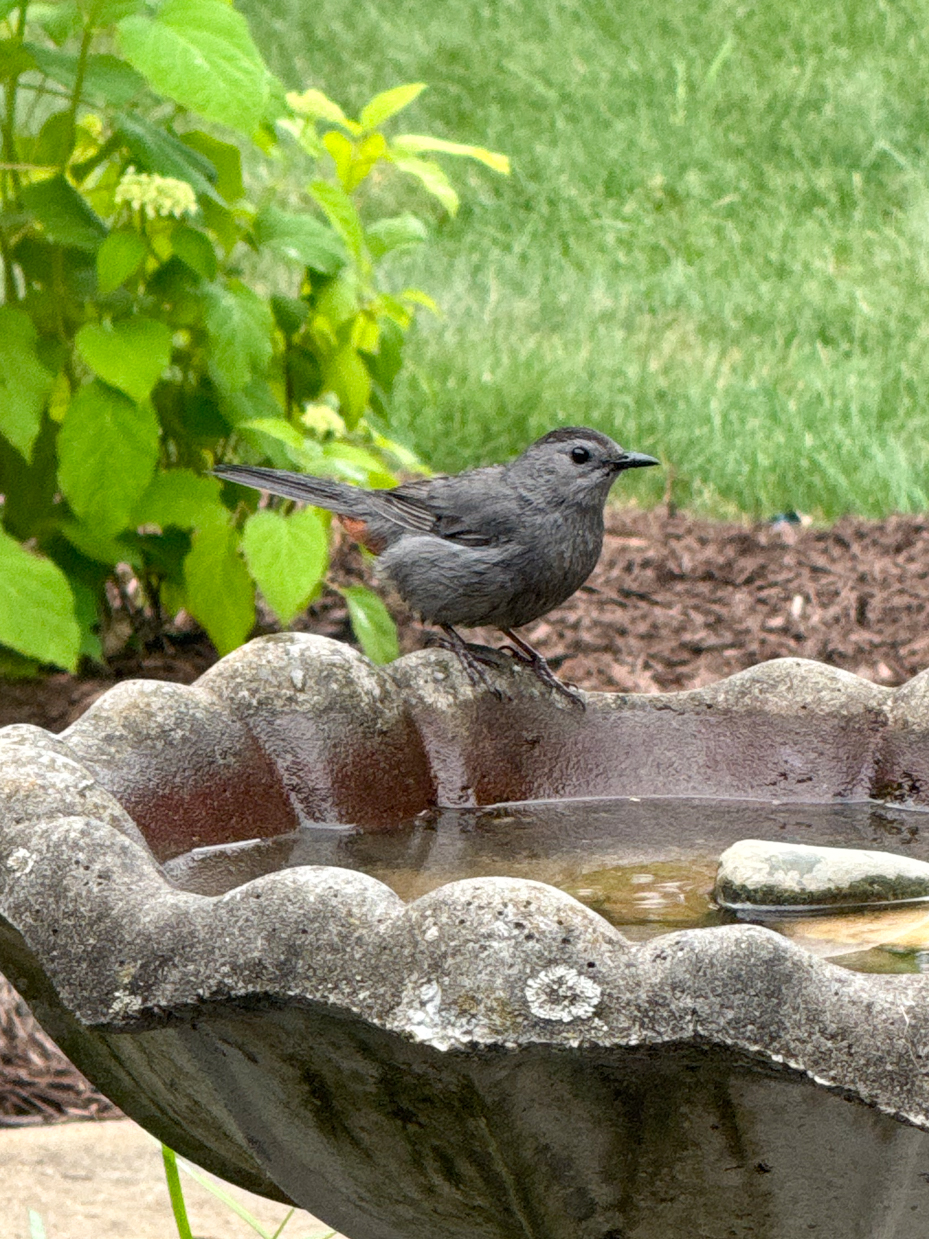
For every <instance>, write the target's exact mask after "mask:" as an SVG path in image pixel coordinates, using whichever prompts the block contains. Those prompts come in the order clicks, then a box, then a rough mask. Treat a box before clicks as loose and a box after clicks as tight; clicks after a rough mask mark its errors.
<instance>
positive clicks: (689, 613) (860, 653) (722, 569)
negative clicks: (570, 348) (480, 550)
mask: <svg viewBox="0 0 929 1239" xmlns="http://www.w3.org/2000/svg"><path fill="white" fill-rule="evenodd" d="M334 575H335V577H336V579H340V580H342V581H343V582H344V581H357V580H365V581H368V582H369V583H370V569H369V567H368V565H367V564H366V563H365V562H364V561H363V560H362V558H361V556H360V554H359V553H358V551H357V550H356V549H355V548H354V547H353V546H352V545H351V544H349V543H348V542H345V543H344V544H343V545H342V546H341V547H340V548H339V551H338V554H337V555H336V558H335V565H334ZM927 609H929V519H925V518H922V517H903V516H897V517H891V518H890V519H888V520H885V521H880V522H874V521H864V520H855V519H851V518H848V519H845V520H842V521H840V522H839V523H838V524H836V525H834V526H833V527H831V528H829V529H814V528H801V527H798V526H797V525H793V524H790V523H788V522H786V521H781V522H778V523H776V524H766V525H752V526H749V525H741V524H720V523H716V522H711V521H701V520H695V519H694V518H693V517H689V516H687V515H684V514H680V513H673V512H669V511H667V510H666V509H663V508H661V509H654V510H652V511H649V512H641V511H637V510H633V509H613V510H611V511H610V513H609V514H608V532H607V537H606V541H605V545H604V551H603V555H602V558H601V560H600V564H599V566H598V568H597V570H596V572H595V573H594V575H593V576H592V577H591V580H590V582H589V583H588V585H587V586H585V587H584V588H583V589H582V590H580V591H579V592H578V593H577V594H575V596H574V597H573V598H572V599H570V600H569V601H568V602H567V603H566V604H565V605H564V606H563V607H559V608H558V610H556V611H553V612H552V613H551V614H550V615H548V616H547V617H546V618H545V619H544V620H540V621H538V622H537V623H536V624H534V625H532V626H531V627H529V628H527V629H526V630H525V633H524V635H525V636H526V638H527V639H528V640H529V641H530V642H532V644H534V645H535V646H537V647H538V648H539V649H540V650H541V652H542V653H543V654H545V656H546V657H547V658H548V659H549V661H550V663H551V665H552V666H553V667H554V668H555V669H556V670H557V671H558V672H559V674H560V675H561V676H562V677H563V678H564V679H566V680H568V681H570V682H571V683H574V684H577V685H579V686H581V687H582V688H587V689H605V690H613V691H621V692H645V693H654V692H664V691H670V690H678V689H687V688H697V687H701V686H702V685H705V684H709V683H711V682H712V681H714V680H717V679H720V678H722V677H723V676H727V675H731V674H732V673H733V672H735V671H740V670H742V669H743V668H745V667H750V666H753V665H754V664H755V663H759V662H765V661H766V660H768V659H770V658H779V657H782V656H784V655H797V656H801V657H804V658H815V659H819V660H820V661H821V662H824V663H828V664H830V665H831V666H834V667H842V668H844V669H846V670H848V671H853V672H855V673H856V674H858V675H861V676H864V677H865V678H867V679H870V680H873V681H875V682H876V683H879V684H885V685H896V684H902V683H903V682H904V681H906V680H908V679H909V678H910V677H911V676H913V675H915V674H916V673H917V672H919V671H921V670H923V669H924V668H925V667H927V666H929V624H927ZM397 618H398V621H399V624H400V636H401V646H402V648H403V649H404V650H405V651H407V650H411V649H416V648H418V647H419V646H421V645H422V644H423V643H424V640H425V636H424V633H423V630H422V629H421V628H420V626H419V625H418V624H417V623H416V622H415V621H414V620H413V619H412V618H411V617H410V616H408V615H405V614H403V613H402V611H400V610H398V611H397ZM298 626H299V627H301V628H303V629H304V630H306V631H310V632H317V633H321V634H323V635H326V636H330V637H336V638H339V639H344V640H350V639H351V632H350V629H349V625H348V617H347V615H346V613H345V608H344V604H343V603H342V600H341V596H340V595H338V594H336V593H334V592H332V593H327V594H326V595H324V597H323V598H322V599H321V601H320V602H319V603H318V604H316V605H315V606H314V607H312V608H311V609H310V610H309V612H308V613H307V615H306V616H305V617H304V618H303V620H302V621H301V622H300V624H299V625H298ZM269 627H270V626H269V625H265V626H264V628H263V631H268V630H269ZM469 635H470V636H471V637H472V639H474V640H479V641H484V642H486V643H487V644H499V643H500V638H499V634H496V633H493V632H486V633H482V632H477V633H472V634H469ZM215 658H216V653H215V651H214V650H213V649H212V647H211V646H210V644H209V642H208V641H207V640H206V638H204V637H203V636H202V635H200V634H198V633H196V632H191V631H178V632H174V633H167V634H165V635H164V636H163V637H162V638H161V640H160V641H159V642H158V643H157V645H153V646H149V647H148V648H144V649H140V650H136V651H134V652H133V651H130V652H129V653H127V654H124V655H122V656H121V657H120V658H119V659H117V660H114V662H113V663H112V665H111V666H110V667H109V668H108V669H107V670H106V672H105V673H102V674H101V673H100V672H99V670H98V671H97V672H95V673H91V674H87V675H82V676H69V675H64V674H57V675H50V676H48V677H47V678H45V679H41V680H23V681H18V682H15V683H4V682H2V681H0V726H4V725H6V724H9V723H35V724H38V725H39V726H41V727H45V728H47V729H48V730H50V731H61V730H62V729H63V728H65V727H67V726H68V724H69V723H71V722H73V721H74V719H76V718H77V717H78V716H79V715H80V714H81V713H82V712H83V711H84V710H85V709H86V708H87V706H88V705H89V704H90V703H91V702H92V701H93V700H94V698H95V697H97V696H99V695H100V693H102V692H104V691H105V690H106V689H107V688H109V687H110V686H111V685H112V684H113V683H115V682H116V681H117V680H120V679H126V678H132V677H143V678H157V679H166V680H175V681H179V682H181V683H190V682H191V681H193V680H194V679H196V678H197V676H198V675H200V674H201V673H202V672H203V671H205V670H206V668H207V667H208V666H210V665H211V663H212V662H214V661H215ZM113 1113H115V1111H114V1110H113V1108H112V1107H111V1106H110V1105H109V1103H108V1102H106V1101H105V1100H104V1099H103V1098H101V1097H100V1096H99V1095H98V1094H96V1093H95V1092H94V1091H93V1089H92V1088H91V1087H90V1086H89V1085H88V1084H87V1082H86V1081H85V1080H84V1079H83V1077H81V1076H80V1075H79V1074H78V1073H77V1072H76V1071H75V1070H74V1068H72V1067H71V1065H70V1064H69V1063H68V1061H67V1060H66V1059H64V1058H63V1056H61V1054H60V1052H59V1051H58V1050H57V1049H56V1048H55V1047H54V1046H53V1045H52V1043H51V1042H49V1041H48V1039H47V1038H45V1037H44V1034H42V1033H41V1030H39V1029H38V1028H37V1026H35V1024H34V1021H32V1018H31V1016H30V1015H29V1013H28V1010H27V1009H26V1008H25V1006H24V1004H22V1003H21V1001H18V1000H17V996H16V994H15V991H12V990H11V989H9V988H5V989H4V988H3V987H2V986H0V1126H2V1125H11V1124H22V1123H35V1122H47V1121H54V1120H56V1119H63V1118H68V1117H73V1116H75V1115H77V1114H86V1115H88V1116H97V1117H103V1116H105V1115H107V1114H113Z"/></svg>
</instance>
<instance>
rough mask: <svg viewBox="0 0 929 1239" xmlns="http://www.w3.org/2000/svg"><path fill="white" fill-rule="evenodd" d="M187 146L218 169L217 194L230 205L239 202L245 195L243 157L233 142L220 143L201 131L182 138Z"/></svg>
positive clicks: (187, 134)
mask: <svg viewBox="0 0 929 1239" xmlns="http://www.w3.org/2000/svg"><path fill="white" fill-rule="evenodd" d="M181 141H182V142H183V143H184V145H185V146H189V147H190V149H191V150H193V151H196V152H197V153H198V154H199V155H202V156H203V158H204V159H208V160H209V162H210V163H211V164H212V166H213V167H214V168H215V169H216V192H217V193H218V194H219V196H220V197H221V198H223V199H224V200H225V201H226V202H228V203H233V202H238V200H239V199H240V198H241V197H242V196H243V195H244V193H245V184H244V182H243V180H242V155H241V153H240V151H239V148H238V147H237V146H233V145H232V143H231V142H220V140H219V138H214V137H213V136H212V135H211V134H209V133H202V132H201V131H200V130H199V129H193V130H190V131H189V132H188V133H185V134H184V135H183V137H182V138H181Z"/></svg>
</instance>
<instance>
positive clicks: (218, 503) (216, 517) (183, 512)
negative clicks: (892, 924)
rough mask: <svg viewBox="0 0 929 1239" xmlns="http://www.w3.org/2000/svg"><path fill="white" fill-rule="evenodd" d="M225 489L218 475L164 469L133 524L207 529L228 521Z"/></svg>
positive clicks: (140, 504) (134, 512) (157, 475)
mask: <svg viewBox="0 0 929 1239" xmlns="http://www.w3.org/2000/svg"><path fill="white" fill-rule="evenodd" d="M221 489H222V484H221V483H220V481H219V479H218V478H212V477H204V476H202V475H201V474H198V473H194V471H193V470H192V469H168V470H161V471H160V472H158V473H156V474H155V476H154V477H153V478H152V481H151V485H150V486H149V487H148V489H147V490H146V492H145V494H144V495H143V496H142V498H141V499H140V500H139V502H138V504H137V505H136V508H135V510H134V511H133V513H132V524H133V525H158V526H159V527H160V528H161V529H167V528H168V527H169V526H170V525H174V526H176V527H177V528H178V529H203V528H205V527H206V526H207V525H214V524H216V523H219V524H224V523H227V522H228V519H229V511H228V509H227V508H226V507H225V506H224V505H223V502H222V500H221V499H220V497H219V494H220V491H221Z"/></svg>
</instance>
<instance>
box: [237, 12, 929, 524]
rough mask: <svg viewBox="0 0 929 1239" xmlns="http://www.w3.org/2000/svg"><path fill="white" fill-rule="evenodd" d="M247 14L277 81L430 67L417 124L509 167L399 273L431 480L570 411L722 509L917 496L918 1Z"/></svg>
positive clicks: (927, 45) (927, 381)
mask: <svg viewBox="0 0 929 1239" xmlns="http://www.w3.org/2000/svg"><path fill="white" fill-rule="evenodd" d="M245 7H246V11H247V12H248V14H249V16H250V18H251V19H252V22H253V26H254V28H255V30H256V33H257V35H258V38H259V40H260V42H262V44H263V46H264V49H265V51H266V52H267V54H268V55H269V57H270V59H271V62H272V64H273V65H274V66H275V68H276V69H277V71H278V72H280V73H281V74H282V75H283V76H284V77H285V78H286V80H287V81H288V82H289V83H290V84H293V85H297V84H307V83H313V84H314V85H318V86H320V87H322V88H323V89H324V90H326V91H327V92H329V93H330V94H332V95H333V96H334V97H336V98H337V99H339V100H340V101H342V102H343V103H345V104H346V105H349V106H352V107H357V106H358V105H359V104H360V103H361V102H363V101H364V100H365V99H366V98H367V97H369V96H370V95H371V94H373V93H374V91H375V90H379V89H383V88H385V87H387V86H390V85H394V84H396V83H399V82H402V81H413V80H423V81H426V82H428V83H429V84H430V87H431V89H430V90H429V91H427V92H426V93H425V94H424V95H423V96H422V97H421V99H420V100H419V101H418V102H417V103H416V104H415V105H414V106H413V108H411V109H410V112H409V113H408V114H407V117H406V118H404V119H405V123H404V126H403V127H404V128H407V129H410V130H413V131H416V132H428V133H437V134H442V135H444V136H447V137H450V138H454V139H458V140H462V141H473V142H481V143H483V144H485V145H488V146H491V147H494V148H496V149H499V150H503V151H506V152H507V153H508V154H510V156H511V157H512V159H513V162H514V173H513V176H512V177H511V178H509V180H505V179H504V178H499V177H495V176H494V174H493V173H491V172H489V171H487V170H485V169H481V168H477V167H475V168H473V169H472V168H465V166H464V165H456V167H455V168H454V169H452V171H453V172H455V173H457V174H458V175H459V176H463V178H464V181H465V184H464V193H463V200H464V205H463V207H462V210H461V212H460V214H459V216H458V218H457V219H456V220H453V221H448V220H446V221H439V220H437V221H436V228H435V233H436V240H435V242H434V244H432V245H430V246H429V247H428V248H426V249H424V250H423V251H421V252H420V253H419V254H418V255H415V256H412V257H407V258H404V259H403V262H402V267H401V268H400V269H399V270H398V271H397V276H398V278H399V277H401V276H402V277H403V278H405V279H408V280H409V281H410V282H411V283H419V284H421V285H422V286H423V287H425V288H427V289H428V290H429V291H431V292H432V293H434V294H435V295H436V296H437V298H438V299H439V301H440V303H441V304H442V306H443V308H444V310H445V318H444V319H443V320H441V321H432V322H429V321H424V322H423V323H422V324H421V325H420V327H419V328H418V329H417V332H416V335H415V338H414V340H413V341H412V343H411V346H410V351H409V359H410V365H409V367H408V370H407V371H406V373H405V376H404V379H403V382H402V386H401V390H400V391H399V393H398V399H397V408H396V414H395V423H394V424H395V427H396V428H397V430H398V431H399V433H400V434H401V435H402V436H405V437H407V438H408V439H409V440H410V441H411V442H412V443H413V445H415V447H416V448H417V449H418V450H419V451H420V452H421V453H422V454H423V455H424V456H425V457H426V458H427V459H428V460H429V461H430V462H431V463H433V464H434V465H435V466H436V467H439V468H446V469H457V468H461V467H463V466H465V465H467V464H470V463H474V462H477V461H480V460H489V459H498V458H501V457H505V456H506V455H507V454H508V453H512V452H515V451H517V450H518V449H519V448H520V447H521V446H522V445H524V444H525V443H526V442H527V441H528V440H529V439H530V438H531V437H533V436H534V435H536V434H539V433H541V432H543V431H544V430H546V429H548V428H550V427H551V426H553V425H555V424H557V423H559V422H570V423H585V424H589V425H593V426H598V427H600V428H601V429H603V430H606V431H607V432H609V433H611V434H614V435H615V436H616V437H617V438H618V439H619V440H620V442H622V443H623V444H624V445H627V446H630V447H633V448H637V449H639V450H642V451H647V452H652V453H654V454H656V455H659V456H661V457H662V459H663V460H664V461H666V462H667V463H668V466H669V467H670V468H671V469H672V470H673V494H674V498H675V499H676V500H677V501H679V502H682V503H688V504H691V505H693V506H696V507H697V508H700V509H703V510H706V511H710V512H715V513H719V514H725V513H727V512H734V511H736V510H741V511H745V512H749V513H752V514H755V515H765V514H770V513H772V512H774V511H777V510H780V509H783V508H787V507H797V508H800V509H802V510H806V511H809V512H813V513H815V514H818V515H821V516H824V517H834V516H837V515H839V514H841V513H843V512H849V511H851V512H859V513H864V514H867V515H873V516H878V515H883V514H885V513H887V512H890V511H912V510H917V509H921V508H925V507H927V506H929V420H927V411H926V403H927V395H929V0H822V3H820V4H818V5H809V4H804V3H800V2H799V0H757V2H755V3H750V2H748V0H746V2H744V3H734V2H731V0H698V2H691V3H689V4H681V3H680V0H652V3H651V4H646V5H642V4H631V3H629V2H628V0H609V2H607V0H600V3H597V2H596V0H585V2H582V0H545V2H544V3H543V2H541V0H536V2H535V3H531V2H530V0H456V2H455V3H454V4H452V3H450V2H448V0H446V2H445V3H435V0H355V2H354V3H351V4H349V3H347V0H318V3H315V4H313V5H309V4H306V3H305V2H304V0H247V3H246V6H245ZM407 118H408V119H407ZM419 202H420V205H422V203H421V200H419ZM428 209H429V208H428V207H427V208H426V210H427V211H428ZM658 472H659V471H658V470H650V471H647V472H645V471H643V473H642V474H639V475H638V476H635V477H632V478H630V479H629V480H628V482H627V483H626V484H625V487H624V489H625V493H626V494H634V495H636V496H637V497H638V498H639V499H640V500H642V501H643V502H647V501H650V500H654V499H656V498H658V497H659V496H660V494H661V491H662V489H663V486H664V485H665V482H666V479H667V476H668V475H667V472H665V473H664V477H659V476H657V475H658Z"/></svg>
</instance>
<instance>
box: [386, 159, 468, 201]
mask: <svg viewBox="0 0 929 1239" xmlns="http://www.w3.org/2000/svg"><path fill="white" fill-rule="evenodd" d="M391 162H392V163H393V165H394V167H395V168H399V169H400V171H401V172H406V173H408V174H409V175H410V176H415V177H416V179H417V180H418V181H420V182H421V183H422V186H423V188H424V189H425V190H427V191H428V192H429V193H430V194H432V196H433V197H434V198H438V200H439V202H441V203H442V205H443V206H444V207H445V209H446V211H448V213H449V215H456V214H457V212H458V195H457V194H456V193H455V190H454V189H453V188H452V183H451V181H450V180H449V179H448V177H447V176H446V175H445V172H444V170H443V169H442V168H440V167H439V165H438V164H437V163H436V162H435V161H434V160H432V159H419V158H418V157H417V156H415V155H404V154H402V153H399V152H398V153H394V152H391Z"/></svg>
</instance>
